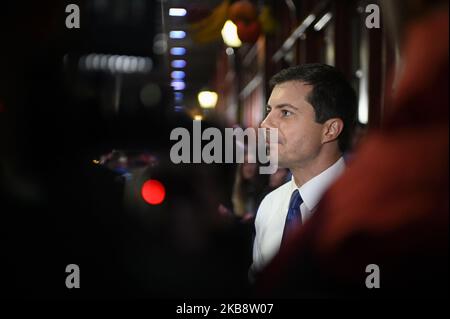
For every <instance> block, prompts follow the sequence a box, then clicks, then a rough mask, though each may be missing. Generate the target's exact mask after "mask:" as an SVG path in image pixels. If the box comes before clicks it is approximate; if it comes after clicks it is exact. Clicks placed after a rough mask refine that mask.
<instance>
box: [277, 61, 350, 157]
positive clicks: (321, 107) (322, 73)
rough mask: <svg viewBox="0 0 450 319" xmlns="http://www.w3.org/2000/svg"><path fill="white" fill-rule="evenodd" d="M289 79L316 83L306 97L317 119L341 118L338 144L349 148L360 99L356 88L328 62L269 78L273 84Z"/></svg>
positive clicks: (295, 68)
mask: <svg viewBox="0 0 450 319" xmlns="http://www.w3.org/2000/svg"><path fill="white" fill-rule="evenodd" d="M289 81H299V82H303V83H306V84H309V85H312V86H313V89H312V91H311V93H310V94H309V95H308V96H307V101H308V102H309V103H310V104H311V105H312V107H313V108H314V111H315V114H316V122H318V123H324V122H325V121H327V120H329V119H331V118H340V119H341V120H342V121H343V122H344V128H343V130H342V132H341V134H340V135H339V139H338V143H339V148H340V150H341V151H342V152H345V151H347V150H349V149H350V147H351V137H352V133H353V130H354V127H355V125H356V112H357V99H356V93H355V90H353V88H352V87H351V85H350V83H349V82H348V81H347V80H346V79H345V76H344V75H343V74H342V73H341V72H339V71H338V70H337V69H336V68H334V67H332V66H329V65H326V64H320V63H311V64H303V65H299V66H294V67H290V68H287V69H284V70H282V71H280V72H279V73H277V74H275V75H274V76H273V77H272V79H271V80H270V87H271V88H273V87H274V86H275V85H278V84H281V83H284V82H289Z"/></svg>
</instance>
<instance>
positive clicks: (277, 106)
mask: <svg viewBox="0 0 450 319" xmlns="http://www.w3.org/2000/svg"><path fill="white" fill-rule="evenodd" d="M267 107H270V108H272V106H270V105H267ZM283 107H289V108H291V109H293V110H298V107H296V106H294V105H292V104H289V103H282V104H277V105H275V106H274V107H273V108H275V109H281V108H283Z"/></svg>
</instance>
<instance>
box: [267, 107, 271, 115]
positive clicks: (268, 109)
mask: <svg viewBox="0 0 450 319" xmlns="http://www.w3.org/2000/svg"><path fill="white" fill-rule="evenodd" d="M270 111H271V109H270V108H269V107H268V108H266V115H267V114H269V113H270Z"/></svg>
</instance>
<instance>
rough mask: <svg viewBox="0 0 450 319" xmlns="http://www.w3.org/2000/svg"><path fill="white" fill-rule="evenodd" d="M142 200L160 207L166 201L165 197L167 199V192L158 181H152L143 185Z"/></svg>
mask: <svg viewBox="0 0 450 319" xmlns="http://www.w3.org/2000/svg"><path fill="white" fill-rule="evenodd" d="M141 194H142V198H144V200H145V201H146V202H147V203H149V204H151V205H158V204H161V203H162V202H163V201H164V197H166V190H165V188H164V185H163V184H161V182H159V181H157V180H156V179H150V180H148V181H146V182H145V183H144V185H142V191H141Z"/></svg>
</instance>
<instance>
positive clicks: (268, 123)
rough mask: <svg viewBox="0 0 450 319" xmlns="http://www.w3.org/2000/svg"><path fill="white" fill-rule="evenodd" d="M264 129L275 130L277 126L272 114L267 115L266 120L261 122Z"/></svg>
mask: <svg viewBox="0 0 450 319" xmlns="http://www.w3.org/2000/svg"><path fill="white" fill-rule="evenodd" d="M260 126H261V127H262V128H275V125H274V123H273V120H272V116H271V113H269V114H267V115H266V118H265V119H264V120H263V121H262V122H261V125H260Z"/></svg>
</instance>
